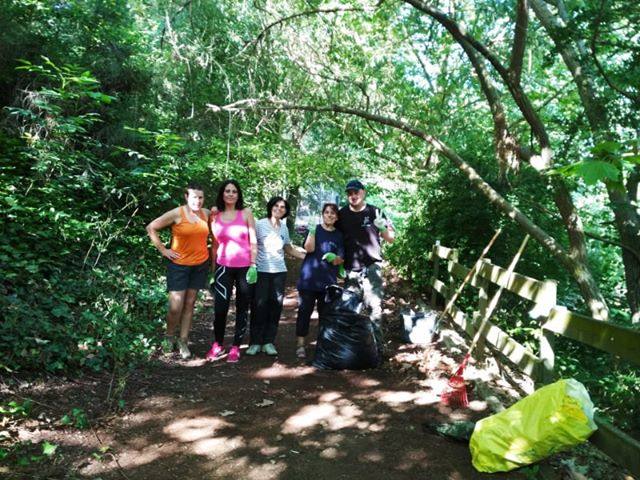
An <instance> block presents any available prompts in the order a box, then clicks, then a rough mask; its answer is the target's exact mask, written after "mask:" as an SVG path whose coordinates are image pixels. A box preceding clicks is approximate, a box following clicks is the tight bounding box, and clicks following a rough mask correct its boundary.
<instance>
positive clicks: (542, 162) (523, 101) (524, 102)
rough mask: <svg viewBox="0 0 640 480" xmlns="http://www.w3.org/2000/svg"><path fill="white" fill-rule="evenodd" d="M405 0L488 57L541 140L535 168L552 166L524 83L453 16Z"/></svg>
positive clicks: (418, 1) (546, 141)
mask: <svg viewBox="0 0 640 480" xmlns="http://www.w3.org/2000/svg"><path fill="white" fill-rule="evenodd" d="M404 1H405V2H406V3H408V4H410V5H412V6H413V7H415V8H416V9H418V10H420V11H421V12H424V13H426V14H427V15H429V16H430V17H432V18H433V19H435V20H436V21H438V22H439V23H440V24H441V25H442V26H443V27H444V28H446V29H447V31H448V32H449V33H450V34H451V35H452V36H453V38H454V39H455V40H456V41H457V42H458V43H459V44H460V45H461V46H463V48H464V45H463V44H465V43H466V44H468V45H470V46H471V47H473V49H474V50H476V51H477V52H478V53H479V54H481V55H482V56H483V57H484V58H486V59H487V60H488V61H489V63H491V65H492V66H493V68H494V69H495V70H496V72H497V73H498V74H499V75H500V77H501V78H502V80H503V82H504V84H505V86H506V87H507V88H508V89H509V93H510V94H511V96H512V98H513V100H514V101H515V102H516V105H518V108H519V109H520V112H521V113H522V115H523V116H524V118H525V119H526V120H527V123H528V124H529V126H530V127H531V129H532V130H533V133H534V135H535V136H536V138H537V140H538V142H539V143H540V149H541V155H540V157H539V158H538V157H536V158H535V160H536V164H535V166H534V168H537V169H544V168H548V167H549V166H550V165H551V152H552V150H551V142H550V140H549V135H548V134H547V131H546V129H545V127H544V124H543V123H542V121H541V120H540V117H539V116H538V114H537V113H536V111H535V109H534V108H533V105H532V104H531V101H530V100H529V97H528V96H527V95H526V94H525V93H524V90H523V89H522V86H521V85H520V84H519V83H517V82H514V81H513V78H512V75H511V72H510V70H509V69H507V68H506V67H505V66H504V65H503V64H502V62H501V61H500V59H499V58H498V57H497V56H496V55H495V54H494V53H493V52H492V51H491V50H489V49H488V48H487V47H486V46H485V45H484V44H482V43H481V42H479V41H478V40H476V39H475V38H474V37H473V36H471V35H469V34H468V33H467V32H466V30H465V29H464V28H462V27H461V26H460V25H458V23H457V22H456V21H455V20H453V19H452V18H451V17H450V16H448V15H446V14H445V13H443V12H441V11H439V10H436V9H434V8H432V7H431V6H430V5H428V4H427V3H425V2H424V1H422V0H404ZM538 162H539V164H538Z"/></svg>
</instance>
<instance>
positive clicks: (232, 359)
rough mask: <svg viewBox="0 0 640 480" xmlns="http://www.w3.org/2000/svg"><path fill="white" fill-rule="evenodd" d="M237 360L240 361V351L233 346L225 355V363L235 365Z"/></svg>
mask: <svg viewBox="0 0 640 480" xmlns="http://www.w3.org/2000/svg"><path fill="white" fill-rule="evenodd" d="M238 360H240V349H239V348H238V347H237V346H236V345H234V346H233V347H231V350H229V355H227V363H236V362H237V361H238Z"/></svg>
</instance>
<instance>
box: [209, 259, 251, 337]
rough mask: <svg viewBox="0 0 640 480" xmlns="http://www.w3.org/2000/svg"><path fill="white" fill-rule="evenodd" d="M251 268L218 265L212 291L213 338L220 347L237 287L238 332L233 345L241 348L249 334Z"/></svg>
mask: <svg viewBox="0 0 640 480" xmlns="http://www.w3.org/2000/svg"><path fill="white" fill-rule="evenodd" d="M248 269H249V267H225V266H224V265H216V272H215V274H214V281H213V283H212V284H211V290H212V292H213V295H214V299H215V301H214V310H215V313H214V318H213V337H214V339H215V341H216V342H218V343H219V344H220V345H222V344H223V342H224V331H225V328H226V326H227V314H228V313H229V303H230V301H231V291H232V289H233V285H234V283H235V286H236V331H235V335H234V337H233V344H234V345H237V346H240V344H241V343H242V340H243V339H244V336H245V334H246V333H247V314H248V312H249V305H250V304H251V297H252V296H253V288H252V287H251V285H249V284H248V283H247V277H246V276H247V270H248Z"/></svg>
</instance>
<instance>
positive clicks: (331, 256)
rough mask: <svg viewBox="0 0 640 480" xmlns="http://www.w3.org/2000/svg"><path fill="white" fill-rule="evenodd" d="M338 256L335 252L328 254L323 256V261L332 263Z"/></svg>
mask: <svg viewBox="0 0 640 480" xmlns="http://www.w3.org/2000/svg"><path fill="white" fill-rule="evenodd" d="M337 257H338V256H337V255H336V254H335V253H333V252H327V253H325V254H324V255H323V256H322V260H324V261H325V262H329V263H332V262H333V261H334V260H335V259H336V258H337Z"/></svg>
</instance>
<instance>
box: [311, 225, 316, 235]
mask: <svg viewBox="0 0 640 480" xmlns="http://www.w3.org/2000/svg"><path fill="white" fill-rule="evenodd" d="M316 227H317V225H315V224H314V225H311V226H310V227H309V235H315V234H316Z"/></svg>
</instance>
